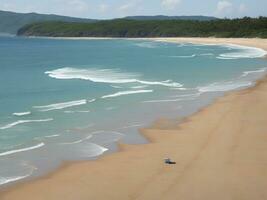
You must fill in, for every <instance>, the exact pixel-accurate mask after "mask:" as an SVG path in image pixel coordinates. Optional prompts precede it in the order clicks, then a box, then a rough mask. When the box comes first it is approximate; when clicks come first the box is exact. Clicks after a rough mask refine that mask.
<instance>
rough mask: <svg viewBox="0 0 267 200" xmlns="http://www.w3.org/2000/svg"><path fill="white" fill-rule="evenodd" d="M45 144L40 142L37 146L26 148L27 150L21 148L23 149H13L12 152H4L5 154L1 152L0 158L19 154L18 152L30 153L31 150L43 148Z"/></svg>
mask: <svg viewBox="0 0 267 200" xmlns="http://www.w3.org/2000/svg"><path fill="white" fill-rule="evenodd" d="M44 145H45V144H44V143H43V142H42V143H40V144H37V145H35V146H32V147H27V148H23V149H14V150H11V151H6V152H3V153H0V156H7V155H11V154H14V153H20V152H24V151H30V150H33V149H38V148H40V147H42V146H44Z"/></svg>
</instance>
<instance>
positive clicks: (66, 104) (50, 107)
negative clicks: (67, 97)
mask: <svg viewBox="0 0 267 200" xmlns="http://www.w3.org/2000/svg"><path fill="white" fill-rule="evenodd" d="M94 101H95V100H94ZM92 102H93V101H92ZM86 103H87V100H86V99H82V100H78V101H69V102H63V103H55V104H50V105H45V106H34V108H37V109H39V111H42V112H46V111H51V110H61V109H64V108H69V107H73V106H80V105H84V104H86Z"/></svg>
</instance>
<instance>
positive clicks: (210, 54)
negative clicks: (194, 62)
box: [200, 53, 214, 56]
mask: <svg viewBox="0 0 267 200" xmlns="http://www.w3.org/2000/svg"><path fill="white" fill-rule="evenodd" d="M213 55H214V54H213V53H202V54H200V56H213Z"/></svg>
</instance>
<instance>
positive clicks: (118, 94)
mask: <svg viewBox="0 0 267 200" xmlns="http://www.w3.org/2000/svg"><path fill="white" fill-rule="evenodd" d="M148 92H153V90H129V91H121V92H116V93H114V94H109V95H105V96H102V97H101V98H102V99H106V98H112V97H118V96H123V95H130V94H139V93H148Z"/></svg>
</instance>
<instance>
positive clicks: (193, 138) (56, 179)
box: [0, 38, 267, 200]
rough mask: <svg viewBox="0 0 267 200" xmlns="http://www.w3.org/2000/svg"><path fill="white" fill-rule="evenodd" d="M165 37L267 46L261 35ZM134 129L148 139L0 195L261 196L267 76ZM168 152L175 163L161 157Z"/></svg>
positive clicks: (38, 198) (266, 162) (13, 198)
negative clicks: (174, 117) (187, 113)
mask: <svg viewBox="0 0 267 200" xmlns="http://www.w3.org/2000/svg"><path fill="white" fill-rule="evenodd" d="M160 40H162V39H160ZM185 40H186V41H185ZM164 41H171V42H193V43H208V42H210V43H220V44H221V43H233V44H239V45H248V46H254V47H259V48H264V49H265V50H267V41H266V40H262V39H214V38H203V39H200V38H195V39H194V38H193V39H191V40H190V39H188V38H187V39H182V38H178V39H174V38H171V39H166V38H164ZM140 131H141V132H142V133H143V134H144V135H145V136H146V137H147V138H148V139H149V140H150V141H151V143H149V144H145V145H125V144H120V148H121V151H119V152H118V153H114V154H111V155H107V156H103V157H101V158H100V159H98V160H96V161H85V162H78V163H71V164H66V165H64V166H63V167H61V168H60V169H58V170H57V171H55V172H53V173H51V174H49V175H47V176H45V177H43V178H40V179H37V180H33V181H28V182H25V183H22V184H16V185H13V186H11V187H9V188H7V189H5V190H3V191H2V192H0V199H1V200H17V199H18V200H19V199H20V200H48V199H49V200H61V199H62V200H63V199H64V200H90V199H97V200H107V199H111V200H113V199H114V200H127V199H146V200H163V199H164V200H174V199H182V200H202V199H203V200H204V199H205V200H214V199H216V200H229V199H240V200H246V199H247V200H251V199H257V200H261V199H262V200H264V199H267V190H266V188H267V78H264V79H262V80H261V81H259V82H258V83H257V85H256V86H254V87H253V88H249V89H245V90H242V91H236V92H231V93H229V94H227V95H225V96H224V97H222V98H219V99H218V100H217V101H216V102H214V103H213V104H212V105H210V106H208V107H206V108H204V109H202V110H201V111H199V112H198V113H196V114H194V115H193V116H191V117H188V118H186V119H185V120H184V122H183V123H181V124H179V123H178V122H175V121H174V122H173V121H172V122H170V121H168V120H159V121H157V122H155V124H153V125H152V126H151V127H149V128H146V129H142V130H140ZM166 157H170V158H171V159H172V160H174V161H176V165H166V164H164V162H163V159H164V158H166Z"/></svg>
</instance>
